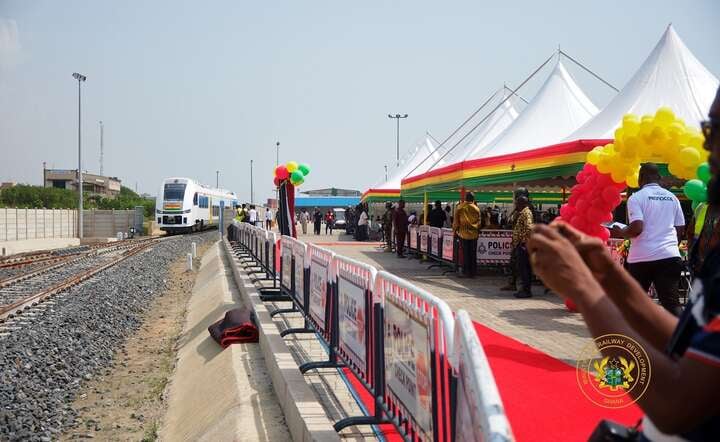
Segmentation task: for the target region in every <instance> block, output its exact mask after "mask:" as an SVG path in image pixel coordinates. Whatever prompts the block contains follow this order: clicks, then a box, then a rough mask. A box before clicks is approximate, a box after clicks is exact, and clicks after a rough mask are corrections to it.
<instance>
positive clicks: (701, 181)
mask: <svg viewBox="0 0 720 442" xmlns="http://www.w3.org/2000/svg"><path fill="white" fill-rule="evenodd" d="M703 142H704V138H703V135H702V133H701V132H700V131H699V130H698V129H696V128H694V127H690V126H687V125H686V124H685V122H684V121H683V120H681V119H680V118H677V117H676V116H675V114H674V113H673V111H672V110H671V109H670V108H667V107H661V108H659V109H658V110H657V112H656V113H655V115H646V116H643V117H642V118H638V117H637V116H636V115H632V114H628V115H625V116H624V117H623V121H622V125H621V126H620V127H619V128H618V129H616V130H615V140H614V143H610V144H606V145H604V146H597V147H595V148H594V149H593V150H591V151H590V152H588V155H587V159H586V161H587V162H586V163H585V166H584V167H583V169H582V170H581V171H580V172H578V174H577V175H576V180H577V184H576V185H575V186H573V187H572V189H570V197H569V198H568V201H567V203H566V204H564V205H563V206H562V207H561V209H560V216H561V217H562V219H563V220H565V221H566V222H568V223H570V225H572V226H574V227H575V228H577V229H578V230H580V231H582V232H585V233H586V234H588V235H592V236H595V237H598V238H600V239H602V240H607V239H608V238H609V236H610V232H609V231H608V230H607V229H606V228H605V227H603V226H602V223H603V222H609V221H612V219H613V215H612V212H613V210H615V208H616V207H617V206H618V205H620V203H621V202H622V196H621V193H622V192H623V190H625V188H626V187H635V188H636V187H638V171H639V169H640V164H641V163H643V162H648V161H652V162H657V163H666V164H667V165H668V169H669V171H670V173H671V174H672V175H674V176H675V177H677V178H680V179H684V180H688V181H687V182H686V183H685V187H684V193H685V195H686V196H687V197H688V198H689V199H691V200H692V201H693V208H695V207H696V205H697V204H698V203H700V202H704V201H706V200H707V183H708V181H709V179H710V169H709V167H708V164H707V162H706V159H707V152H705V151H704V149H703Z"/></svg>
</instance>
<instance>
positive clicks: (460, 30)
mask: <svg viewBox="0 0 720 442" xmlns="http://www.w3.org/2000/svg"><path fill="white" fill-rule="evenodd" d="M669 23H672V24H673V25H674V26H675V29H676V30H677V32H678V34H679V35H680V37H681V38H682V39H683V41H684V42H685V44H686V45H687V46H688V47H689V48H690V50H691V51H692V52H693V53H694V54H695V56H696V57H698V59H700V61H701V62H702V63H704V64H705V66H706V67H707V68H708V69H709V70H710V71H711V72H712V73H713V74H715V75H716V76H720V49H719V48H718V42H720V2H718V1H716V0H696V1H692V2H678V1H676V0H672V1H666V0H656V1H645V0H642V1H632V2H628V1H616V0H606V1H602V2H590V1H577V0H571V1H567V0H557V1H552V2H550V1H547V2H538V1H445V2H438V1H434V2H433V1H418V0H407V1H405V0H402V1H401V0H396V1H368V2H337V1H329V0H328V1H325V0H318V1H274V2H250V1H238V0H227V1H223V0H217V1H212V2H200V1H194V2H190V1H170V0H164V1H161V0H157V1H139V0H137V1H127V2H118V1H105V0H84V1H80V0H77V1H71V0H64V1H35V0H0V181H17V182H21V183H29V184H37V185H39V184H41V183H42V163H43V162H46V163H47V165H48V167H49V168H66V169H76V168H77V161H78V159H77V141H78V140H77V123H78V121H77V111H78V110H77V93H78V90H77V87H78V85H77V82H76V81H75V80H74V79H73V78H72V73H73V72H80V73H82V74H84V75H86V76H87V81H86V82H85V83H83V84H82V94H83V97H82V124H83V130H82V146H83V169H84V170H87V171H89V172H98V171H99V168H100V166H99V157H100V147H99V146H100V129H99V123H98V122H99V121H100V120H102V121H103V123H104V150H105V157H104V158H105V160H104V171H105V173H106V174H107V175H111V176H117V177H119V178H120V179H121V180H122V181H123V184H124V185H126V186H128V187H130V188H132V189H136V188H137V190H138V191H139V192H146V193H149V194H152V195H156V194H157V193H158V190H159V188H160V183H161V181H162V180H163V179H164V178H166V177H170V176H185V177H190V178H194V179H197V180H199V181H201V182H204V183H207V184H212V185H214V184H215V178H216V174H215V172H216V171H217V170H219V171H220V186H221V187H224V188H228V189H230V190H232V191H235V192H236V193H237V194H238V197H239V199H241V200H243V201H249V200H250V181H251V180H250V161H251V160H253V164H254V167H253V172H254V173H253V175H254V176H253V183H254V189H255V192H254V199H255V201H256V202H257V201H264V200H265V199H266V198H269V197H271V196H272V194H273V191H274V190H273V184H272V178H273V168H274V166H275V156H276V149H275V143H276V142H280V151H279V153H280V162H281V163H285V162H287V161H290V160H294V161H298V162H304V163H307V164H308V165H310V167H311V173H310V175H309V176H308V177H307V179H306V181H305V184H303V186H302V188H304V189H317V188H325V187H339V188H350V189H357V190H361V191H364V190H366V189H367V188H368V187H370V186H371V185H373V184H375V183H377V182H378V180H381V179H382V178H383V176H384V166H385V165H389V166H392V165H393V164H394V163H395V156H396V153H395V149H396V146H395V122H394V121H393V120H390V119H388V117H387V114H388V113H392V114H395V113H403V114H404V113H407V114H409V117H408V118H407V119H405V120H402V122H401V129H400V142H401V145H400V149H401V156H402V155H403V154H404V153H406V152H407V151H408V150H409V149H411V148H412V146H413V144H414V143H415V142H417V141H418V140H420V139H422V138H423V137H424V134H425V132H426V131H430V133H432V135H433V136H434V137H435V138H438V139H441V140H442V139H443V138H444V137H446V136H447V135H449V134H450V132H452V130H453V129H455V127H457V126H458V125H459V124H460V123H461V122H462V121H463V120H464V119H465V118H466V117H467V116H468V115H469V114H470V113H471V112H473V111H474V110H475V109H476V108H477V107H478V106H479V105H480V104H481V103H482V101H484V100H485V98H487V97H488V96H489V95H490V94H491V93H492V92H494V91H495V90H496V89H497V88H498V87H500V86H502V84H503V83H504V82H506V83H507V84H509V85H511V86H514V85H517V84H519V83H520V82H521V81H522V80H523V79H524V78H525V77H527V76H528V75H529V74H530V73H531V72H532V71H533V70H534V69H535V68H536V67H537V66H538V65H539V64H540V63H542V62H543V61H544V60H545V59H546V58H548V56H550V55H551V54H552V53H553V51H556V50H557V48H558V46H560V47H561V48H562V50H563V51H564V52H567V53H568V54H570V55H571V56H572V57H574V58H575V59H577V60H579V61H581V62H582V63H583V64H585V65H586V66H588V67H589V68H590V69H592V70H593V71H595V72H596V73H597V74H598V75H600V76H601V77H603V78H604V79H606V80H607V81H609V82H610V83H612V84H613V85H615V86H617V87H618V88H621V87H622V86H623V85H624V84H625V82H626V81H628V80H629V79H630V77H631V75H632V74H633V72H634V71H635V70H636V69H637V68H638V67H639V66H640V64H641V63H642V61H643V60H644V59H645V57H646V56H647V55H648V54H649V53H650V51H651V50H652V48H653V47H654V45H655V43H656V42H657V41H658V39H659V38H660V37H661V35H662V33H663V32H664V30H665V28H666V26H667V25H668V24H669ZM566 66H568V68H569V70H570V72H571V74H572V75H573V76H574V77H575V79H576V80H577V82H578V83H579V84H580V86H581V87H582V88H583V89H584V90H585V92H586V93H587V94H588V96H589V97H590V98H591V99H592V100H593V101H594V102H595V103H596V104H597V105H598V107H602V106H604V105H605V104H607V102H608V101H609V100H610V99H611V98H612V96H613V91H612V90H610V89H609V88H608V87H607V86H605V85H603V84H602V83H600V82H599V81H597V80H595V79H594V78H592V77H591V76H590V75H588V74H587V73H584V72H583V71H582V70H580V69H578V68H575V67H573V66H571V65H570V64H569V63H566ZM550 68H551V67H548V68H546V69H548V71H547V72H545V75H546V74H547V73H549V69H550ZM543 77H544V75H542V73H541V75H538V77H537V80H533V81H531V82H529V83H528V85H527V86H526V87H524V88H523V89H522V90H521V91H520V92H521V93H522V94H523V96H524V97H526V98H530V97H532V95H533V94H534V92H535V91H536V90H537V88H538V87H539V85H540V84H541V82H542V80H543ZM301 190H302V189H301Z"/></svg>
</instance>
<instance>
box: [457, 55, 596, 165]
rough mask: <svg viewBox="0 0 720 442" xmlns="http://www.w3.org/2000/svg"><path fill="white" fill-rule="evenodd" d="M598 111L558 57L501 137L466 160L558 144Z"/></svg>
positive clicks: (474, 152)
mask: <svg viewBox="0 0 720 442" xmlns="http://www.w3.org/2000/svg"><path fill="white" fill-rule="evenodd" d="M597 113H598V108H597V107H596V106H595V104H593V102H592V101H590V99H589V98H588V97H587V95H585V93H584V92H583V91H582V89H580V86H578V85H577V83H575V80H573V78H572V76H571V75H570V73H569V72H568V71H567V69H565V66H564V65H563V63H562V61H561V60H560V59H559V58H558V61H557V63H556V64H555V67H554V68H553V70H552V72H551V73H550V75H549V76H548V78H547V80H545V83H543V85H542V86H541V87H540V90H539V91H538V92H537V94H535V96H534V97H533V98H532V100H530V103H528V105H527V107H526V108H525V109H524V110H523V111H522V113H520V115H519V116H518V117H517V119H515V120H514V121H513V123H512V124H511V125H510V126H509V127H507V128H506V129H505V130H504V131H503V132H502V133H501V134H500V135H499V136H497V137H496V138H495V140H494V141H492V142H491V143H490V144H488V145H486V146H478V148H477V149H475V150H474V151H473V152H471V153H470V154H469V155H468V156H467V158H466V159H467V160H475V159H479V158H489V157H495V156H499V155H507V154H514V153H519V152H523V151H526V150H531V149H535V148H540V147H545V146H549V145H552V144H557V143H559V142H560V141H562V140H563V139H564V138H565V137H566V136H567V135H569V134H570V133H572V132H573V131H574V130H576V129H577V128H579V127H580V126H582V125H583V124H585V123H586V122H587V121H588V120H589V119H590V118H592V117H593V116H594V115H595V114H597Z"/></svg>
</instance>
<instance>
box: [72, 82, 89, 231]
mask: <svg viewBox="0 0 720 442" xmlns="http://www.w3.org/2000/svg"><path fill="white" fill-rule="evenodd" d="M72 76H73V78H74V79H76V80H77V82H78V238H80V239H82V238H83V177H82V137H81V134H82V132H81V130H82V101H81V98H82V95H81V90H82V88H81V87H80V85H81V84H82V83H83V82H84V81H85V80H87V77H86V76H84V75H82V74H78V73H77V72H73V74H72Z"/></svg>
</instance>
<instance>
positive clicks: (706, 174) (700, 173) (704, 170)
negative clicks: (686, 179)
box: [697, 162, 710, 185]
mask: <svg viewBox="0 0 720 442" xmlns="http://www.w3.org/2000/svg"><path fill="white" fill-rule="evenodd" d="M697 177H698V178H700V181H702V182H703V183H705V185H707V183H708V182H709V181H710V165H709V164H708V163H707V162H705V163H702V164H701V165H699V166H698V168H697Z"/></svg>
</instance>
